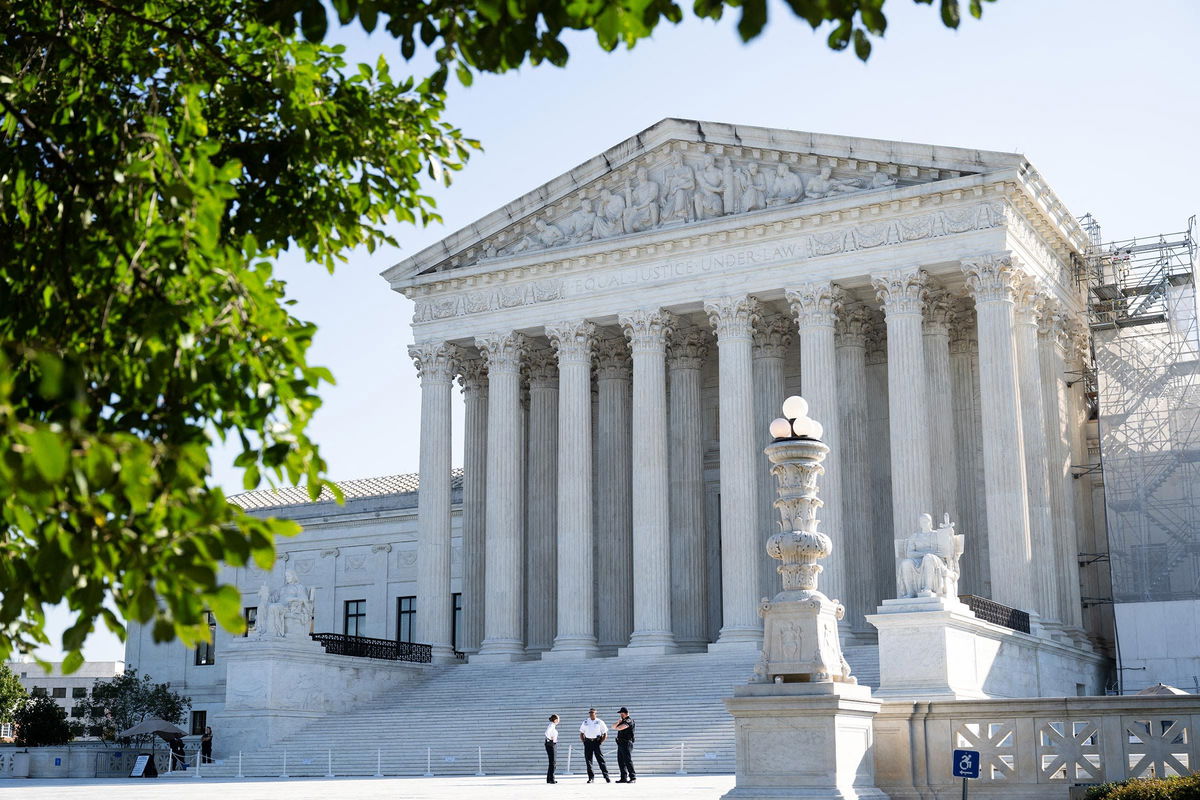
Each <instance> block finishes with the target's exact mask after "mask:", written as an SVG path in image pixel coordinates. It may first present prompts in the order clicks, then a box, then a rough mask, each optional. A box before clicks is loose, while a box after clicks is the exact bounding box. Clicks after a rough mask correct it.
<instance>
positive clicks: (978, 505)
mask: <svg viewBox="0 0 1200 800" xmlns="http://www.w3.org/2000/svg"><path fill="white" fill-rule="evenodd" d="M978 351H979V347H978V343H977V342H976V339H975V311H974V310H973V309H963V310H962V311H961V312H960V313H959V314H957V315H956V316H955V319H954V324H953V327H952V329H951V337H950V391H951V394H952V401H953V404H954V441H955V450H956V451H957V452H956V459H957V462H958V508H959V512H958V513H959V518H958V519H957V520H956V522H957V523H958V528H959V530H961V531H964V532H967V537H968V538H967V540H966V551H965V552H964V553H963V558H962V562H961V566H962V569H961V575H960V576H959V581H958V590H959V592H960V593H962V594H976V595H980V596H981V597H991V596H992V581H991V577H990V575H991V570H990V568H989V566H988V526H987V513H986V512H985V509H984V483H985V481H984V475H983V422H982V418H981V416H980V409H979V357H978Z"/></svg>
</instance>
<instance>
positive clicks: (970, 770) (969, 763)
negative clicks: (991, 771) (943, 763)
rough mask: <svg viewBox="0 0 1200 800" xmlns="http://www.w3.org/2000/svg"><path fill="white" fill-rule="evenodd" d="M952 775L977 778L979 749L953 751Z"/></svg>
mask: <svg viewBox="0 0 1200 800" xmlns="http://www.w3.org/2000/svg"><path fill="white" fill-rule="evenodd" d="M954 777H956V778H978V777H979V751H978V750H955V751H954Z"/></svg>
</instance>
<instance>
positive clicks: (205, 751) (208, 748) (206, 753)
mask: <svg viewBox="0 0 1200 800" xmlns="http://www.w3.org/2000/svg"><path fill="white" fill-rule="evenodd" d="M200 760H201V761H203V762H204V763H205V764H211V763H213V757H212V742H201V743H200Z"/></svg>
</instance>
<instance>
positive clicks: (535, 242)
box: [509, 219, 567, 253]
mask: <svg viewBox="0 0 1200 800" xmlns="http://www.w3.org/2000/svg"><path fill="white" fill-rule="evenodd" d="M566 238H567V237H566V236H565V235H563V232H562V230H561V229H560V228H559V227H558V226H557V225H551V224H550V223H549V222H546V221H545V220H543V219H534V221H533V231H532V232H531V233H529V234H528V235H526V236H525V238H523V239H521V240H520V241H519V242H517V243H516V244H514V245H513V246H512V250H510V251H509V252H510V253H524V252H527V251H529V250H544V249H546V248H547V247H557V246H558V245H560V244H563V242H564V240H565V239H566Z"/></svg>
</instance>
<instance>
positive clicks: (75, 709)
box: [71, 706, 83, 719]
mask: <svg viewBox="0 0 1200 800" xmlns="http://www.w3.org/2000/svg"><path fill="white" fill-rule="evenodd" d="M82 716H83V709H82V708H81V707H79V706H72V707H71V717H72V718H74V719H79V718H81V717H82Z"/></svg>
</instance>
